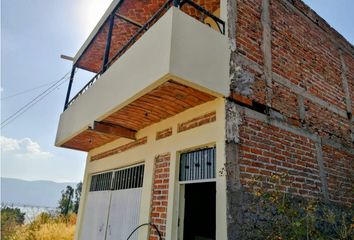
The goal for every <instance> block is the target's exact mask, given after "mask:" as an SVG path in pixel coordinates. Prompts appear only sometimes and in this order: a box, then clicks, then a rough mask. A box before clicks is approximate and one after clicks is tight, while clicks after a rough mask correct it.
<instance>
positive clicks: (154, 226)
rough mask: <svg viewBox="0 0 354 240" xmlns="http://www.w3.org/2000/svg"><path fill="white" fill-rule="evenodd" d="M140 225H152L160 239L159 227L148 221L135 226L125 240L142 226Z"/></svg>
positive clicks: (160, 239)
mask: <svg viewBox="0 0 354 240" xmlns="http://www.w3.org/2000/svg"><path fill="white" fill-rule="evenodd" d="M142 226H152V227H153V228H154V229H155V230H156V232H157V234H158V235H159V240H162V237H161V233H160V231H159V229H158V228H157V226H156V225H155V224H153V223H150V222H149V223H143V224H141V225H139V226H137V227H136V228H135V229H134V230H133V231H132V232H131V233H130V235H129V236H128V238H127V240H129V238H130V237H131V236H132V235H133V233H135V231H136V230H138V229H139V228H140V227H142Z"/></svg>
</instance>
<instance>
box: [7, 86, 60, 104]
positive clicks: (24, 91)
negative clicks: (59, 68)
mask: <svg viewBox="0 0 354 240" xmlns="http://www.w3.org/2000/svg"><path fill="white" fill-rule="evenodd" d="M54 82H56V81H53V82H49V83H46V84H42V85H39V86H37V87H34V88H30V89H26V90H23V91H21V92H17V93H14V94H12V95H10V96H6V97H2V98H1V99H0V100H6V99H9V98H13V97H17V96H20V95H22V94H25V93H28V92H32V91H34V90H37V89H40V88H43V87H45V86H48V85H49V84H52V83H54Z"/></svg>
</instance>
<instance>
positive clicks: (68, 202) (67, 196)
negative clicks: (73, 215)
mask: <svg viewBox="0 0 354 240" xmlns="http://www.w3.org/2000/svg"><path fill="white" fill-rule="evenodd" d="M73 195H74V189H73V187H71V186H66V189H65V190H63V191H61V198H60V200H59V207H58V208H59V212H60V214H63V215H68V213H69V211H70V210H71V209H72V207H73V201H72V198H73Z"/></svg>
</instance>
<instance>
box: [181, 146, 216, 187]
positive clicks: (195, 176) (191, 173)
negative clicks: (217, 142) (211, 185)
mask: <svg viewBox="0 0 354 240" xmlns="http://www.w3.org/2000/svg"><path fill="white" fill-rule="evenodd" d="M215 151H216V150H215V147H213V148H206V149H201V150H197V151H193V152H188V153H183V154H181V158H180V174H179V180H180V181H193V180H203V179H213V178H215Z"/></svg>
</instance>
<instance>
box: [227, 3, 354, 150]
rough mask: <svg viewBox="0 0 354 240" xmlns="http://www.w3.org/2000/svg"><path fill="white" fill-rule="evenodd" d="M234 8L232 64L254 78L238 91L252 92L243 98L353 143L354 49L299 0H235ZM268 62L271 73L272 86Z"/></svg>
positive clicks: (310, 128) (324, 133)
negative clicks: (234, 45)
mask: <svg viewBox="0 0 354 240" xmlns="http://www.w3.org/2000/svg"><path fill="white" fill-rule="evenodd" d="M266 3H268V10H265V9H266V8H265V5H267V4H266ZM236 5H237V6H236V10H235V11H236V14H235V15H236V21H235V20H234V19H233V20H231V19H230V23H229V29H235V31H236V35H235V41H236V46H237V48H236V50H235V52H236V54H235V55H234V56H235V59H232V62H231V64H236V65H237V66H238V67H240V68H241V69H242V72H241V75H242V74H243V73H247V74H250V75H251V76H252V79H251V80H250V81H251V84H249V82H247V84H249V86H247V85H244V86H243V87H240V88H241V89H242V90H243V92H242V91H241V92H239V93H240V94H245V92H248V91H244V88H249V90H250V91H249V93H248V94H247V93H246V94H245V95H246V96H247V97H248V98H249V99H250V100H253V101H254V103H256V104H261V105H266V104H267V102H269V103H270V104H268V106H269V107H271V108H272V109H273V110H275V111H277V112H280V113H281V114H282V115H283V117H284V118H285V120H286V121H288V122H289V123H292V124H295V125H298V126H300V125H302V126H304V127H306V128H308V129H309V130H310V131H312V132H315V133H317V134H319V135H321V136H326V137H336V138H339V139H340V140H341V141H343V142H345V143H346V144H351V143H352V142H353V141H354V137H351V134H352V132H353V124H350V120H351V117H350V116H349V117H348V115H352V112H353V109H354V94H353V92H354V47H353V46H352V45H351V44H350V43H348V42H347V41H346V40H345V39H344V38H343V37H342V36H341V35H340V34H339V33H337V32H336V31H335V30H334V29H332V28H331V27H330V26H329V25H328V24H327V23H326V22H325V21H324V20H323V19H321V18H320V17H319V16H318V15H316V14H315V13H314V12H313V11H312V10H311V9H310V8H308V7H307V6H306V5H305V4H304V3H302V1H300V0H294V1H287V0H236ZM231 21H232V22H231ZM230 24H231V25H230ZM232 24H235V26H234V27H232ZM230 26H231V27H230ZM267 27H269V28H270V34H269V35H267V32H266V29H267ZM229 36H232V34H230V33H229ZM267 46H269V48H270V49H269V50H267ZM267 59H270V65H271V68H270V69H271V74H272V75H271V76H270V78H271V79H270V80H269V82H268V83H267V66H266V62H267ZM268 62H269V60H268ZM239 78H241V79H242V76H241V77H239ZM268 78H269V77H268ZM343 78H345V79H346V80H345V81H346V82H347V83H344V82H343V81H344V80H343ZM236 81H237V79H236ZM243 84H244V82H242V80H241V81H239V82H238V84H235V85H236V86H237V85H238V86H240V85H243ZM346 85H347V86H346ZM231 90H233V91H234V89H231ZM236 91H237V89H236ZM267 91H269V92H270V93H269V94H268V93H267ZM346 92H348V93H349V94H348V95H349V96H347V94H346ZM267 94H268V96H267ZM299 96H301V97H302V98H303V101H301V102H299ZM267 98H268V99H267ZM347 98H349V102H350V103H349V106H348V103H347V102H348V100H347ZM254 105H255V104H254ZM300 110H302V112H300ZM319 113H321V114H319Z"/></svg>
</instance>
